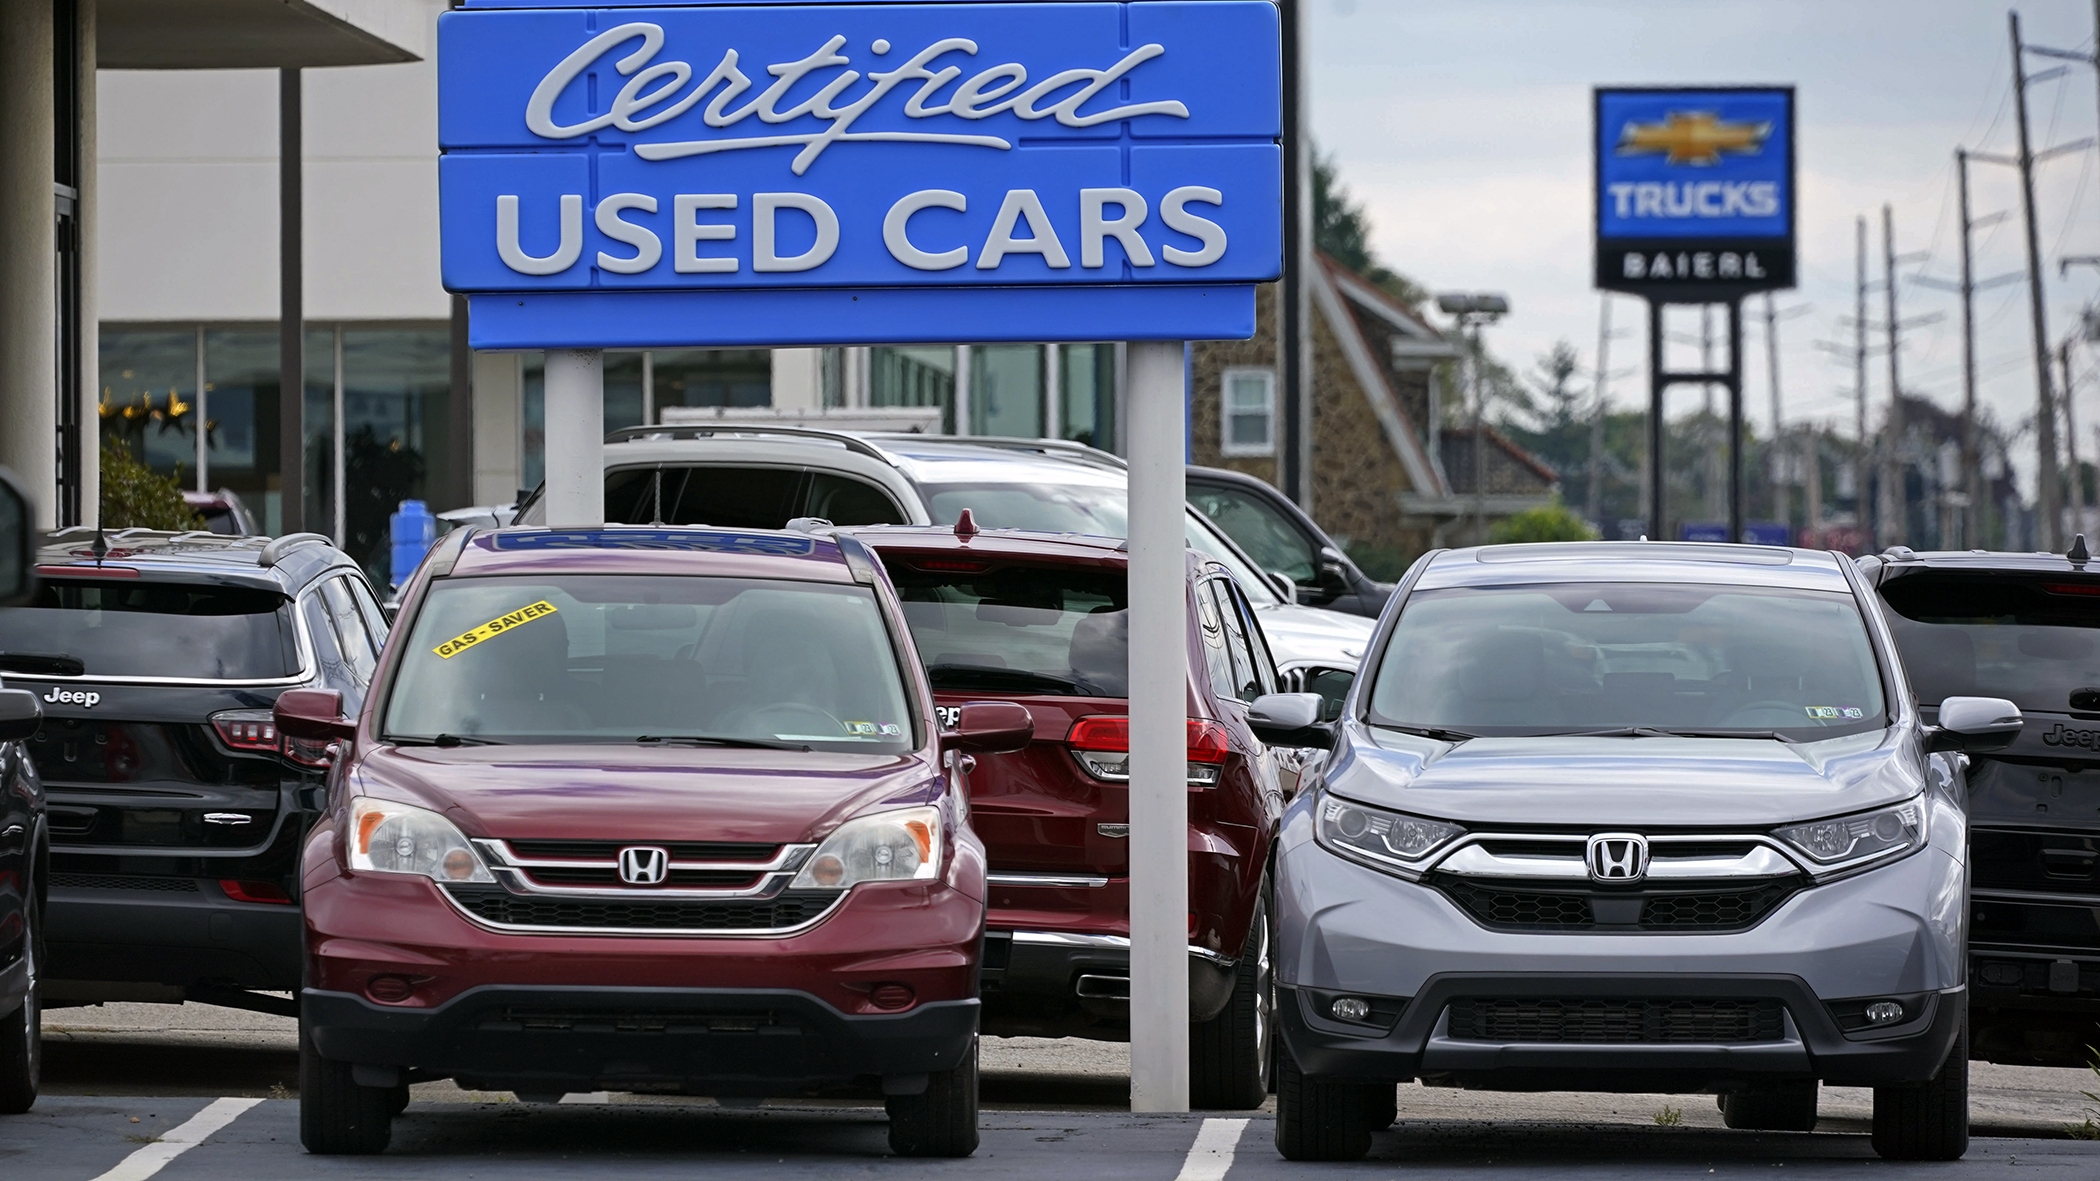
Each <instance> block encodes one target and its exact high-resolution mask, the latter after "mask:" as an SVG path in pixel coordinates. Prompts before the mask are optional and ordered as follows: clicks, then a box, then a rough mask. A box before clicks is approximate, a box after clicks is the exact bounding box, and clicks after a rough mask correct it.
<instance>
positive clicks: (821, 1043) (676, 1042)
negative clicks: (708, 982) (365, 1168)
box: [302, 985, 977, 1096]
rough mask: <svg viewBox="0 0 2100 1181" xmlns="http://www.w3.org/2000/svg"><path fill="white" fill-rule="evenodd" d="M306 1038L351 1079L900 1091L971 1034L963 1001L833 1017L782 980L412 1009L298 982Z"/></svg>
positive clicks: (476, 996) (526, 1086)
mask: <svg viewBox="0 0 2100 1181" xmlns="http://www.w3.org/2000/svg"><path fill="white" fill-rule="evenodd" d="M302 1002H303V1003H302V1008H303V1015H302V1020H303V1022H304V1027H305V1030H306V1032H307V1035H308V1036H309V1037H310V1038H312V1040H313V1045H314V1048H315V1050H316V1051H318V1052H319V1053H320V1054H321V1056H322V1057H324V1058H329V1059H334V1060H336V1061H342V1062H350V1063H353V1064H354V1065H356V1066H357V1067H358V1068H359V1070H358V1075H359V1077H360V1081H366V1082H368V1083H371V1084H383V1083H389V1082H406V1081H408V1080H410V1079H412V1078H416V1077H431V1078H437V1077H453V1078H458V1079H460V1080H461V1081H462V1082H463V1083H464V1084H466V1085H468V1086H472V1087H475V1088H481V1089H488V1090H504V1091H523V1092H526V1093H528V1094H531V1093H543V1094H544V1093H555V1092H564V1091H595V1090H628V1091H632V1090H644V1091H648V1090H657V1091H680V1092H689V1093H696V1094H705V1095H733V1096H782V1095H797V1094H804V1093H808V1092H812V1091H826V1090H835V1089H839V1088H847V1087H856V1086H857V1087H859V1088H861V1089H883V1090H888V1091H890V1092H893V1093H910V1092H911V1091H912V1090H914V1089H915V1088H918V1087H922V1086H923V1079H924V1076H925V1075H928V1074H932V1073H936V1072H939V1071H945V1070H953V1069H954V1068H955V1067H956V1066H957V1065H958V1064H960V1063H961V1062H962V1060H963V1057H964V1055H965V1054H967V1053H968V1051H969V1047H970V1042H971V1039H972V1038H974V1037H975V1036H976V1035H977V1002H976V1001H975V1000H974V999H966V1000H951V1001H934V1002H928V1003H923V1004H920V1005H918V1006H917V1007H915V1008H913V1009H911V1010H910V1011H908V1012H904V1013H896V1014H883V1015H866V1014H846V1013H841V1012H839V1011H838V1010H837V1009H834V1008H832V1007H831V1006H830V1005H827V1004H825V1003H824V1002H823V1001H821V1000H819V999H817V998H816V997H814V996H812V995H810V994H809V993H807V992H801V991H797V990H794V989H737V988H632V987H621V986H613V987H566V988H549V987H518V986H504V985H486V986H482V987H477V988H471V989H468V990H467V991H465V992H462V993H460V994H458V995H456V996H454V997H452V998H451V999H450V1000H448V1001H446V1002H445V1003H443V1004H441V1005H438V1006H435V1007H432V1008H423V1009H413V1008H404V1007H401V1006H397V1005H382V1004H375V1003H373V1002H372V1001H369V1000H367V999H365V998H364V997H360V996H354V995H351V994H349V993H342V992H328V991H323V990H319V989H308V990H306V992H305V993H304V994H303V997H302Z"/></svg>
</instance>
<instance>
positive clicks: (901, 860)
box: [788, 808, 941, 890]
mask: <svg viewBox="0 0 2100 1181" xmlns="http://www.w3.org/2000/svg"><path fill="white" fill-rule="evenodd" d="M940 874H941V810H940V809H939V808H898V809H897V810H895V811H893V812H877V813H875V814H874V815H873V816H861V817H857V818H855V819H853V820H848V821H847V822H846V823H844V824H841V825H839V826H838V828H837V830H836V831H834V832H833V833H832V834H831V835H830V836H829V837H827V838H825V840H824V843H823V844H822V845H820V846H818V847H817V853H816V856H814V857H811V858H810V859H809V864H807V865H805V866H803V867H802V872H801V873H798V874H796V875H795V881H794V884H793V885H791V886H789V887H788V888H789V889H791V890H844V889H847V888H849V887H852V886H857V885H859V884H861V883H862V882H911V881H930V880H932V879H933V878H937V877H939V876H940Z"/></svg>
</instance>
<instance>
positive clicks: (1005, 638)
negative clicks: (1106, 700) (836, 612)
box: [884, 555, 1130, 697]
mask: <svg viewBox="0 0 2100 1181" xmlns="http://www.w3.org/2000/svg"><path fill="white" fill-rule="evenodd" d="M960 564H963V563H962V562H960V561H958V560H956V559H952V558H947V557H945V556H944V557H941V558H937V559H935V558H920V559H914V558H913V557H911V556H909V555H898V556H890V557H886V558H885V559H884V565H885V566H887V567H888V568H889V571H890V579H891V581H892V582H894V583H896V585H897V597H898V598H900V599H902V600H903V605H904V619H905V622H906V623H908V624H909V625H910V626H911V635H912V640H913V641H914V642H915V643H916V644H917V646H918V649H919V658H920V659H921V660H923V661H925V662H926V671H927V674H928V676H929V677H930V678H931V679H932V681H933V687H934V688H935V689H945V690H950V691H954V692H971V691H975V690H981V691H990V692H1004V693H1024V694H1046V695H1054V696H1081V697H1127V696H1129V695H1130V689H1129V684H1130V612H1129V611H1128V610H1127V608H1128V607H1129V601H1128V599H1127V598H1126V597H1125V587H1126V584H1127V579H1126V578H1125V576H1124V572H1123V571H1122V570H1104V569H1088V568H1071V567H1064V566H1029V565H1016V566H999V567H996V568H988V569H983V570H976V571H958V570H954V569H947V568H943V569H922V568H921V566H922V565H924V566H939V567H953V566H956V565H960Z"/></svg>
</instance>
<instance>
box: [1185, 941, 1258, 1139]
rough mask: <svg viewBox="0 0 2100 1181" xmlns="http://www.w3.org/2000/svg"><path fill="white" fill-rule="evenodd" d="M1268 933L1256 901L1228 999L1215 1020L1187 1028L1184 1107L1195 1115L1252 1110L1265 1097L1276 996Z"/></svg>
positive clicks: (1194, 1024)
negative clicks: (1186, 1080) (1187, 1054)
mask: <svg viewBox="0 0 2100 1181" xmlns="http://www.w3.org/2000/svg"><path fill="white" fill-rule="evenodd" d="M1269 934H1270V932H1269V914H1268V907H1267V905H1266V904H1265V903H1264V902H1262V901H1256V903H1255V905H1254V925H1253V927H1252V929H1250V930H1249V931H1248V932H1247V941H1248V944H1249V950H1248V951H1247V952H1246V953H1245V954H1242V955H1241V956H1240V962H1239V963H1238V964H1237V965H1235V966H1234V967H1233V983H1232V997H1231V999H1229V1000H1227V1001H1226V1002H1225V1008H1224V1009H1223V1011H1221V1012H1220V1013H1219V1014H1218V1015H1217V1016H1216V1017H1213V1018H1211V1019H1210V1020H1208V1021H1198V1022H1193V1023H1191V1024H1190V1025H1189V1106H1190V1107H1193V1108H1195V1109H1197V1110H1199V1111H1205V1110H1208V1111H1252V1110H1253V1109H1255V1108H1257V1107H1260V1106H1261V1105H1262V1101H1263V1100H1264V1099H1266V1098H1267V1097H1268V1094H1269V1078H1268V1075H1269V1063H1270V1061H1271V1060H1272V1057H1273V1056H1272V1054H1271V1053H1270V1047H1269V1041H1270V1039H1271V1038H1272V1037H1274V1036H1275V1034H1274V1029H1275V1012H1274V1004H1275V995H1276V994H1275V990H1274V988H1273V981H1272V978H1271V970H1270V962H1269V946H1270V943H1269Z"/></svg>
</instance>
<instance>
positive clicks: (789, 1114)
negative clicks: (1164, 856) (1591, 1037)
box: [0, 1004, 2100, 1181]
mask: <svg viewBox="0 0 2100 1181" xmlns="http://www.w3.org/2000/svg"><path fill="white" fill-rule="evenodd" d="M46 1046H47V1054H46V1067H45V1072H46V1085H45V1094H44V1098H43V1099H42V1100H40V1101H39V1103H38V1104H37V1107H36V1109H35V1110H34V1111H32V1112H31V1113H30V1114H28V1115H25V1116H18V1117H10V1118H8V1119H5V1120H0V1176H4V1177H5V1178H7V1179H8V1181H145V1179H146V1178H148V1177H159V1178H164V1179H167V1181H183V1179H186V1178H196V1179H198V1181H282V1179H288V1178H300V1177H327V1178H366V1177H375V1178H376V1177H387V1178H394V1177H404V1176H410V1177H428V1176H434V1175H437V1174H438V1173H439V1171H440V1170H443V1171H444V1172H447V1173H453V1172H459V1171H461V1170H462V1169H463V1171H464V1173H465V1174H467V1175H472V1176H480V1175H483V1174H484V1173H485V1172H487V1171H490V1170H494V1169H497V1168H500V1169H501V1170H502V1175H503V1176H504V1177H505V1178H520V1179H530V1178H536V1177H554V1176H572V1175H574V1174H575V1171H576V1169H577V1168H578V1166H585V1167H588V1168H589V1169H590V1170H591V1171H592V1173H593V1175H596V1176H613V1177H622V1178H635V1179H637V1181H640V1179H646V1178H655V1177H659V1176H667V1175H672V1174H674V1173H675V1174H676V1175H680V1176H689V1175H692V1174H693V1173H694V1172H696V1171H698V1172H701V1173H708V1174H715V1175H721V1176H734V1177H740V1178H741V1177H764V1178H801V1177H815V1176H823V1177H835V1176H838V1175H840V1174H841V1173H842V1172H843V1173H848V1174H853V1175H862V1174H868V1173H872V1172H875V1171H877V1170H887V1169H935V1170H938V1171H940V1172H941V1173H942V1174H943V1175H946V1176H954V1177H1043V1176H1050V1175H1064V1176H1087V1177H1090V1178H1101V1179H1104V1181H1106V1179H1112V1178H1126V1177H1127V1178H1160V1179H1163V1181H1164V1179H1170V1178H1171V1179H1176V1181H1197V1179H1199V1178H1204V1179H1210V1181H1217V1179H1220V1178H1224V1177H1227V1176H1229V1177H1231V1178H1233V1179H1235V1181H1243V1179H1254V1178H1263V1177H1281V1176H1292V1177H1296V1176H1307V1175H1312V1174H1316V1173H1324V1172H1330V1171H1340V1172H1346V1173H1348V1174H1350V1175H1354V1176H1381V1177H1385V1176H1398V1175H1402V1174H1406V1173H1417V1172H1419V1171H1421V1170H1425V1169H1435V1170H1436V1171H1437V1172H1438V1173H1440V1174H1441V1173H1453V1172H1463V1173H1466V1174H1468V1175H1472V1176H1479V1177H1484V1178H1485V1177H1493V1178H1502V1177H1510V1178H1520V1177H1534V1176H1553V1177H1584V1178H1589V1177H1596V1178H1607V1177H1620V1176H1637V1177H1677V1176H1684V1177H1705V1176H1714V1177H1717V1178H1719V1177H1728V1176H1747V1175H1751V1174H1753V1173H1757V1174H1761V1175H1770V1174H1771V1172H1772V1171H1773V1170H1777V1169H1786V1170H1789V1172H1788V1174H1787V1175H1788V1176H1793V1177H1823V1176H1831V1177H1836V1176H1857V1175H1869V1176H1875V1177H1881V1176H1887V1177H1892V1178H1894V1177H1909V1176H1914V1175H1915V1176H1926V1175H1930V1176H1933V1177H1947V1178H1955V1177H1960V1178H1967V1177H1979V1176H1991V1177H1999V1176H2003V1175H2005V1173H2004V1171H2005V1170H2007V1169H2009V1168H2018V1169H2023V1170H2025V1169H2032V1170H2041V1171H2042V1172H2041V1173H2039V1174H2037V1175H2042V1176H2052V1177H2064V1178H2090V1177H2094V1176H2100V1142H2082V1141H2077V1140H2070V1139H2065V1138H2063V1134H2062V1127H2063V1125H2064V1124H2066V1123H2072V1122H2076V1121H2077V1120H2078V1119H2080V1118H2082V1116H2083V1114H2084V1112H2085V1111H2086V1109H2088V1108H2090V1107H2092V1106H2094V1105H2093V1104H2092V1103H2091V1101H2089V1100H2087V1099H2085V1098H2084V1097H2083V1096H2082V1095H2080V1093H2079V1092H2080V1090H2081V1088H2087V1089H2090V1088H2092V1087H2093V1082H2094V1080H2093V1078H2092V1076H2091V1075H2090V1074H2089V1073H2085V1072H2079V1071H2071V1070H2041V1069H2032V1068H2019V1067H2004V1066H1992V1065H1988V1064H1982V1063H1978V1064H1976V1067H1975V1080H1974V1095H1973V1098H1972V1111H1973V1118H1974V1121H1975V1129H1976V1134H1977V1139H1976V1140H1974V1141H1973V1143H1972V1147H1971V1149H1970V1152H1969V1155H1968V1157H1967V1159H1965V1160H1964V1161H1962V1162H1960V1163H1959V1164H1954V1165H1943V1164H1934V1165H1893V1164H1887V1163H1884V1162H1881V1161H1879V1160H1877V1159H1875V1157H1874V1154H1873V1150H1872V1148H1871V1147H1870V1146H1869V1145H1868V1143H1867V1137H1866V1134H1865V1133H1866V1130H1867V1119H1868V1112H1869V1106H1868V1102H1869V1097H1868V1095H1867V1093H1866V1092H1864V1091H1853V1090H1849V1089H1837V1088H1832V1089H1826V1090H1825V1091H1824V1093H1823V1100H1822V1111H1823V1120H1822V1126H1821V1128H1820V1129H1819V1130H1818V1131H1817V1132H1816V1133H1814V1134H1810V1135H1798V1134H1775V1133H1747V1132H1734V1131H1730V1130H1728V1129H1726V1128H1723V1127H1722V1126H1721V1123H1720V1117H1719V1113H1718V1112H1716V1111H1715V1110H1714V1106H1713V1100H1712V1099H1711V1098H1710V1097H1707V1096H1700V1095H1684V1096H1666V1095H1572V1094H1540V1095H1510V1094H1493V1093H1483V1092H1467V1091H1446V1090H1436V1089H1428V1088H1423V1087H1419V1086H1413V1085H1410V1086H1407V1087H1403V1088H1401V1092H1400V1112H1401V1123H1400V1124H1399V1125H1398V1126H1397V1127H1396V1128H1395V1129H1394V1130H1393V1131H1391V1132H1388V1133H1386V1134H1384V1135H1381V1136H1380V1137H1378V1139H1377V1143H1376V1145H1375V1146H1374V1147H1373V1149H1372V1151H1371V1155H1370V1157H1369V1158H1368V1159H1367V1160H1366V1161H1364V1162H1362V1163H1357V1164H1349V1165H1298V1164H1291V1163H1289V1162H1286V1161H1284V1160H1282V1159H1281V1158H1279V1157H1278V1156H1277V1155H1276V1153H1275V1149H1274V1147H1273V1117H1272V1116H1271V1114H1270V1113H1269V1112H1267V1111H1261V1112H1250V1113H1246V1115H1244V1116H1240V1115H1235V1116H1230V1117H1223V1118H1220V1117H1206V1116H1204V1115H1201V1114H1199V1115H1194V1116H1186V1117H1184V1116H1134V1115H1131V1114H1129V1112H1128V1111H1127V1110H1125V1108H1126V1105H1127V1103H1128V1068H1127V1058H1126V1055H1125V1053H1124V1050H1123V1047H1121V1046H1116V1045H1104V1044H1100V1043H1088V1042H1077V1041H1038V1040H1033V1039H992V1040H990V1041H988V1042H987V1043H986V1045H985V1050H984V1068H983V1069H984V1080H983V1094H984V1097H985V1107H986V1110H985V1113H984V1116H983V1120H982V1127H983V1136H984V1139H983V1145H982V1147H980V1148H979V1150H978V1152H977V1154H976V1155H975V1156H974V1157H971V1158H970V1159H968V1160H965V1161H939V1162H927V1161H911V1162H907V1161H903V1160H898V1159H895V1158H892V1157H891V1156H890V1154H889V1149H888V1145H887V1141H886V1139H885V1135H884V1128H885V1124H884V1120H883V1116H882V1112H881V1110H880V1109H879V1108H878V1107H875V1106H872V1105H867V1106H854V1105H829V1106H820V1105H812V1104H801V1103H767V1104H766V1105H764V1106H763V1107H760V1108H755V1109H753V1108H724V1107H721V1106H718V1105H716V1104H715V1103H713V1102H712V1101H710V1100H704V1099H697V1100H696V1099H687V1098H671V1097H651V1096H637V1095H623V1094H598V1095H571V1096H569V1097H567V1099H566V1100H565V1101H564V1102H563V1103H561V1104H560V1105H531V1104H523V1103H519V1102H517V1101H516V1099H515V1098H514V1097H512V1096H510V1095H508V1094H501V1093H488V1092H470V1091H462V1090H460V1089H459V1088H457V1087H455V1086H453V1085H452V1084H450V1083H428V1084H423V1085H421V1086H418V1087H417V1088H415V1097H414V1100H413V1102H412V1103H411V1105H410V1107H409V1109H408V1111H407V1112H406V1113H405V1114H404V1115H403V1116H402V1117H401V1118H400V1119H399V1120H398V1121H397V1122H396V1124H395V1136H394V1144H393V1147H392V1148H391V1149H390V1150H389V1151H388V1152H387V1154H386V1155H385V1156H382V1157H378V1158H321V1157H310V1156H307V1155H306V1154H305V1153H304V1152H303V1151H302V1150H301V1149H300V1148H299V1143H298V1140H299V1136H298V1116H299V1110H298V1103H297V1092H296V1087H297V1083H298V1077H297V1076H298V1070H297V1044H296V1035H295V1033H294V1030H293V1025H292V1022H291V1021H289V1020H288V1019H285V1018H278V1017H269V1016H264V1015H260V1014H253V1013H244V1012H238V1011H235V1010H228V1009H214V1008H209V1007H206V1006H199V1005H187V1006H165V1005H118V1004H112V1005H105V1006H101V1007H98V1008H79V1009H62V1010H57V1011H54V1012H53V1013H51V1014H50V1022H49V1028H48V1032H47V1042H46ZM1669 1120H1675V1121H1676V1122H1674V1123H1666V1122H1664V1121H1669ZM2023 1175H2024V1174H2023Z"/></svg>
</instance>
